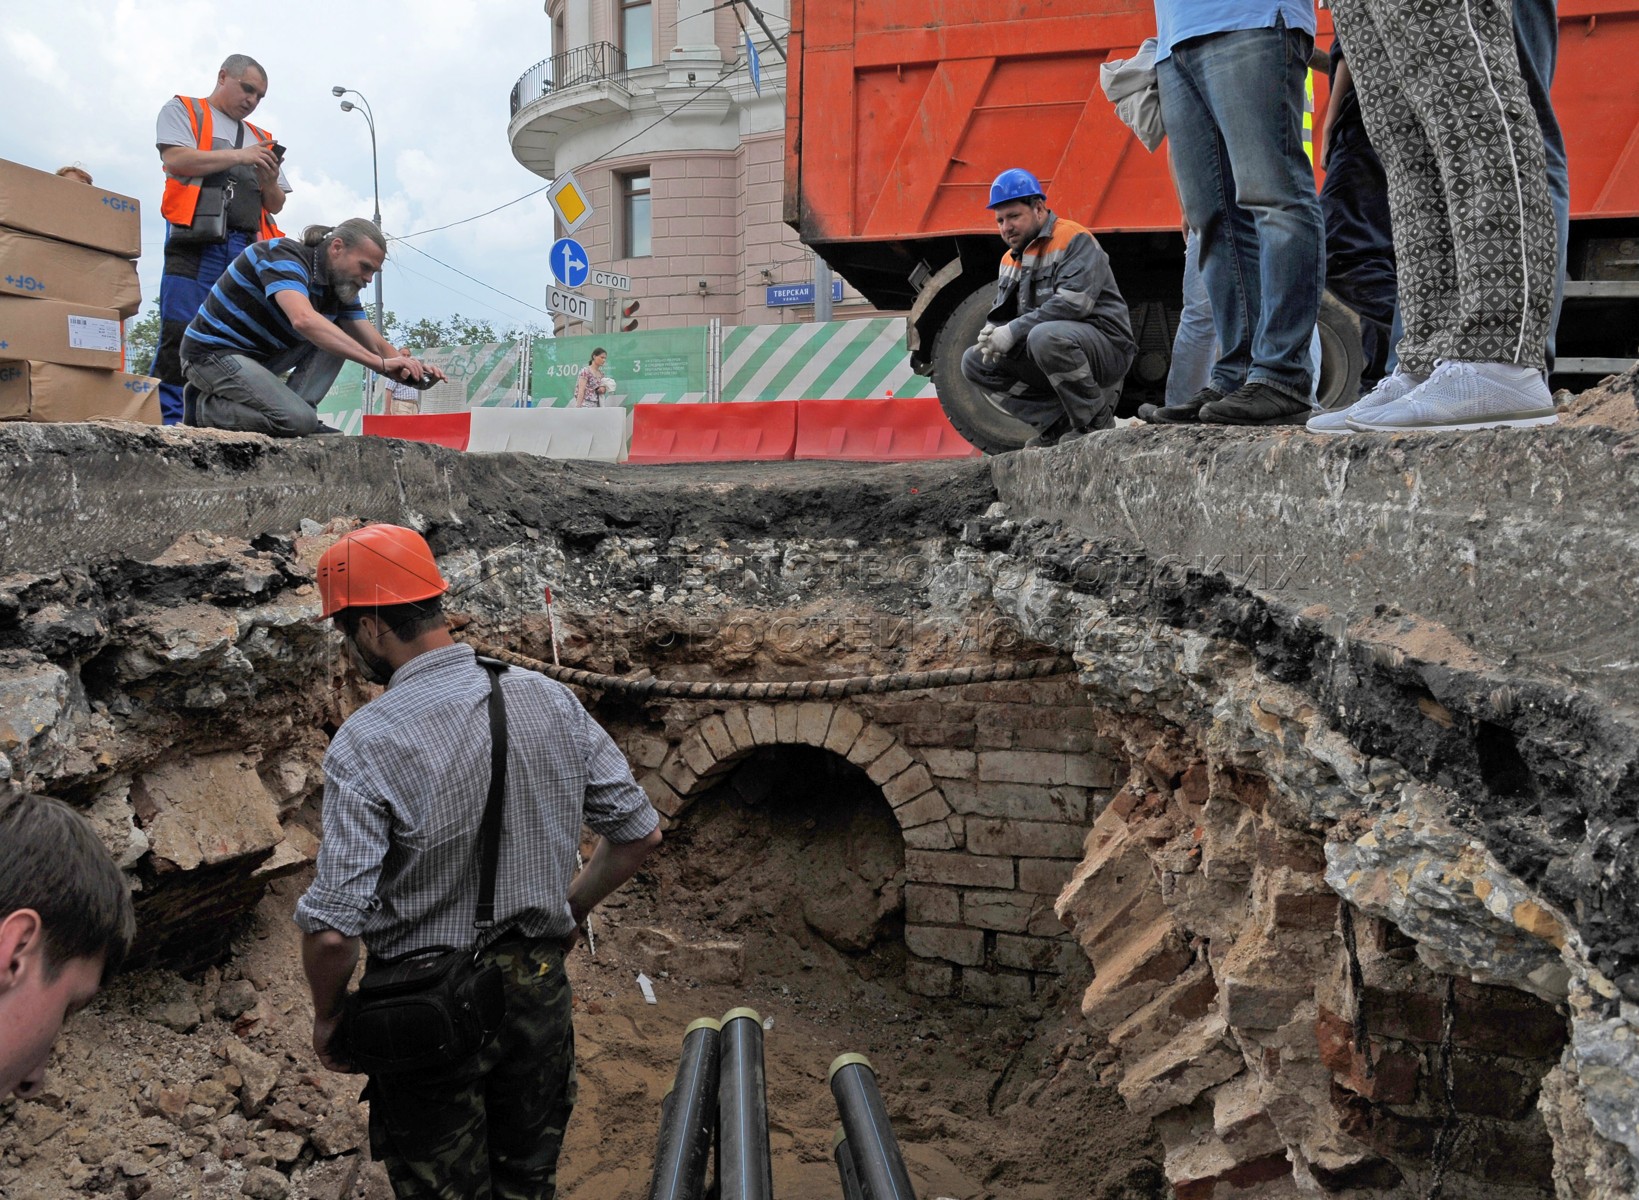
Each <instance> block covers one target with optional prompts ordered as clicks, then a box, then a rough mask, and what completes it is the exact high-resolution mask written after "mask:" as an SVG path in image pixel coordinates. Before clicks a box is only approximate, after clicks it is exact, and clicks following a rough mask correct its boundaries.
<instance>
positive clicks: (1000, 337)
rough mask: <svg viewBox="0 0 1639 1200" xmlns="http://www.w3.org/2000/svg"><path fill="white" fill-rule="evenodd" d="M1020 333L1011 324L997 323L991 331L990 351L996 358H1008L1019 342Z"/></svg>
mask: <svg viewBox="0 0 1639 1200" xmlns="http://www.w3.org/2000/svg"><path fill="white" fill-rule="evenodd" d="M1018 340H1019V339H1018V335H1017V334H1015V333H1014V332H1013V326H1011V325H997V326H996V327H995V328H993V329H992V330H991V331H990V340H989V345H990V352H991V354H992V355H993V356H994V357H996V358H1006V357H1007V356H1008V355H1009V354H1011V353H1012V351H1013V347H1014V346H1015V345H1016V344H1017V343H1018Z"/></svg>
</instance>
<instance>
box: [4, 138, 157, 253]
mask: <svg viewBox="0 0 1639 1200" xmlns="http://www.w3.org/2000/svg"><path fill="white" fill-rule="evenodd" d="M0 225H6V226H9V227H10V228H12V229H21V230H23V231H24V232H25V233H38V234H40V235H41V236H42V237H50V238H57V239H58V240H60V241H64V242H74V243H76V244H77V245H81V246H90V247H91V248H92V249H93V250H101V251H103V252H105V253H107V254H117V255H119V256H120V257H121V258H138V257H140V256H141V254H142V208H141V206H140V205H139V204H138V203H137V202H136V201H135V200H133V199H131V197H129V196H121V195H119V194H118V193H116V192H105V191H103V190H102V189H101V188H100V187H96V186H94V185H91V184H85V183H81V182H80V181H79V180H77V179H64V178H63V177H62V176H61V175H53V174H51V173H50V172H49V171H36V170H35V169H34V168H33V167H25V166H23V165H22V164H21V163H14V162H8V161H7V160H6V159H3V158H0Z"/></svg>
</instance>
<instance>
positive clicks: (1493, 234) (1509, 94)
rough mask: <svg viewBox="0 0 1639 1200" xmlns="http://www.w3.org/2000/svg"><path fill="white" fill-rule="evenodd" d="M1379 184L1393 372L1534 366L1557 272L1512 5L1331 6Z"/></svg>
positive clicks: (1461, 1) (1342, 2) (1420, 1)
mask: <svg viewBox="0 0 1639 1200" xmlns="http://www.w3.org/2000/svg"><path fill="white" fill-rule="evenodd" d="M1332 15H1333V18H1334V20H1335V21H1336V23H1337V28H1338V32H1339V33H1340V34H1341V35H1342V37H1343V42H1344V45H1345V46H1346V47H1347V54H1348V60H1349V67H1350V70H1351V71H1352V72H1353V74H1354V80H1355V88H1356V90H1357V91H1358V93H1359V96H1360V108H1361V112H1362V114H1363V116H1364V117H1365V121H1366V129H1367V132H1368V133H1369V134H1370V135H1371V141H1372V145H1373V146H1374V147H1376V149H1377V152H1378V155H1379V156H1380V157H1381V158H1382V160H1383V169H1384V171H1385V173H1386V174H1387V176H1388V184H1389V210H1390V212H1391V214H1392V217H1393V223H1394V249H1395V257H1396V259H1397V261H1398V263H1399V274H1400V279H1399V290H1400V313H1401V320H1402V321H1403V323H1404V325H1405V336H1404V337H1403V338H1402V339H1401V341H1400V346H1399V356H1400V365H1401V369H1403V370H1406V371H1410V372H1415V373H1426V372H1429V371H1431V370H1433V369H1434V363H1435V360H1436V359H1452V360H1455V361H1459V362H1498V363H1514V364H1516V365H1519V366H1531V367H1536V368H1538V369H1542V368H1543V366H1544V363H1545V360H1546V343H1547V338H1548V325H1549V319H1550V316H1551V313H1552V311H1553V303H1554V283H1555V279H1556V276H1557V271H1558V263H1557V257H1558V255H1557V248H1556V244H1555V241H1556V235H1555V227H1554V210H1553V204H1552V201H1551V199H1550V196H1549V191H1548V174H1547V164H1546V159H1545V158H1544V152H1543V145H1542V131H1541V129H1540V127H1539V126H1538V124H1537V119H1536V114H1535V113H1534V112H1533V111H1532V108H1531V98H1530V96H1529V94H1528V93H1527V92H1526V88H1525V84H1524V82H1523V80H1522V79H1521V77H1520V70H1519V60H1518V58H1517V56H1516V52H1515V48H1514V30H1513V15H1512V12H1511V9H1510V5H1509V0H1333V6H1332Z"/></svg>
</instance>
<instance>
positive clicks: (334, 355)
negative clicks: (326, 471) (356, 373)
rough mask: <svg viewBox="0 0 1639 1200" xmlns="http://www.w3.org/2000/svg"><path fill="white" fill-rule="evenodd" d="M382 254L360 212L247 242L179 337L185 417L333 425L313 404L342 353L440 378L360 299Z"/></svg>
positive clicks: (276, 425)
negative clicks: (374, 320)
mask: <svg viewBox="0 0 1639 1200" xmlns="http://www.w3.org/2000/svg"><path fill="white" fill-rule="evenodd" d="M386 257H387V239H386V238H385V237H383V236H382V233H381V230H379V229H377V228H376V227H375V225H374V224H372V223H371V222H369V221H366V220H364V219H362V218H358V217H355V218H354V219H352V220H350V221H343V222H342V223H341V224H340V225H337V226H336V227H335V228H334V229H330V228H328V227H326V226H324V225H310V226H308V228H307V230H306V231H305V232H304V233H303V234H302V236H301V237H300V238H279V239H278V240H276V241H271V242H257V243H255V244H254V245H252V246H249V247H247V248H246V249H245V250H244V252H243V253H241V254H240V255H239V257H238V258H236V259H234V260H233V262H232V263H231V264H230V265H229V267H228V269H227V270H226V271H225V272H224V273H223V275H222V278H221V279H219V280H217V281H216V286H215V287H213V288H211V294H210V295H209V296H208V297H206V299H205V303H204V304H203V305H202V306H200V309H199V312H198V314H197V315H196V316H195V317H194V319H193V321H192V323H190V324H189V326H188V332H187V335H186V336H185V337H184V338H183V339H182V370H183V373H184V374H185V375H186V376H187V380H188V391H189V393H190V397H189V398H190V400H191V402H192V404H191V407H192V408H193V412H194V422H193V423H195V424H199V425H204V426H208V427H211V428H215V429H236V430H239V431H240V432H243V433H268V434H272V435H273V436H274V437H301V436H302V435H304V434H309V433H334V432H336V431H335V430H334V429H331V428H330V426H328V425H325V424H322V423H321V422H320V421H319V414H318V406H319V402H320V401H321V400H323V399H324V397H325V393H327V392H328V391H329V390H330V385H331V384H332V383H334V382H335V381H336V375H337V374H338V373H339V372H340V371H341V366H342V362H343V360H350V361H352V362H356V363H362V364H363V365H364V366H366V367H369V368H370V369H371V370H372V371H380V372H381V373H382V374H383V375H386V376H388V377H389V378H392V379H398V380H407V379H415V380H420V379H424V378H426V377H428V376H431V377H432V378H433V379H443V378H444V372H442V371H440V370H439V369H438V368H437V367H429V366H425V365H423V364H422V363H421V362H420V361H419V360H418V359H415V358H412V357H410V356H409V355H407V354H404V353H403V352H401V351H400V350H398V349H397V348H396V347H394V346H393V344H392V343H391V342H389V341H387V339H386V338H384V337H382V336H381V335H380V334H379V333H377V332H376V328H375V326H374V325H372V324H370V320H369V318H368V316H366V315H365V312H364V309H362V308H360V307H359V292H360V291H362V290H363V289H364V287H365V286H366V285H368V284H369V282H370V280H371V279H373V278H374V277H375V273H376V272H377V271H379V270H381V264H382V262H383V261H384V260H385V259H386ZM286 372H289V379H288V380H284V379H282V378H281V376H283V375H284V374H285V373H286Z"/></svg>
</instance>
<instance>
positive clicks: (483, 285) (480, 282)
mask: <svg viewBox="0 0 1639 1200" xmlns="http://www.w3.org/2000/svg"><path fill="white" fill-rule="evenodd" d="M387 240H388V241H389V242H397V241H402V240H403V239H401V238H396V237H390V238H388V239H387ZM404 244H405V245H406V246H408V247H409V248H410V249H411V250H414V251H415V252H416V253H417V254H419V255H421V257H422V258H429V259H432V261H433V262H435V263H437V264H438V265H439V266H441V267H443V268H444V269H445V270H446V271H454V272H455V273H456V274H457V275H459V276H461V278H463V279H470V280H472V282H473V283H476V284H477V285H478V286H479V287H481V288H487V289H488V290H489V291H492V292H494V293H495V294H496V295H497V296H505V297H506V298H507V299H508V300H510V301H512V302H513V303H514V304H522V305H523V306H524V307H525V308H532V309H534V310H535V311H536V312H538V313H542V314H544V315H546V316H549V317H550V316H551V315H552V314H551V313H550V312H548V311H547V310H546V309H544V308H542V307H540V306H539V305H537V304H531V303H530V302H529V301H528V300H520V299H518V297H516V296H514V295H512V294H511V293H509V292H503V291H502V290H501V289H500V288H498V287H495V286H494V285H492V284H488V283H485V282H484V281H483V280H482V279H479V278H478V277H477V276H476V275H468V274H467V273H466V272H465V271H463V270H462V269H461V268H460V267H452V266H450V264H449V263H447V262H445V261H444V260H443V259H441V258H437V257H435V256H433V255H431V254H428V253H427V252H426V251H425V250H423V249H422V248H421V247H420V246H412V245H410V243H409V242H405V243H404Z"/></svg>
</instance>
